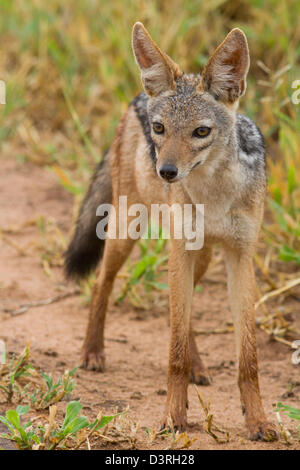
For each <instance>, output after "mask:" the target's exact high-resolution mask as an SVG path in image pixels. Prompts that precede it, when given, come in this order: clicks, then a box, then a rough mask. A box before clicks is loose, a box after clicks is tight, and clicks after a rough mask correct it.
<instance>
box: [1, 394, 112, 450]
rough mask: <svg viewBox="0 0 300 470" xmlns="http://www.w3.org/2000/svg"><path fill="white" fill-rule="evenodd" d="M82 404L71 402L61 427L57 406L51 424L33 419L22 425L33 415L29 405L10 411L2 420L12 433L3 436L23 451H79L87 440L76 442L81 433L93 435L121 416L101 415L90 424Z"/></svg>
mask: <svg viewBox="0 0 300 470" xmlns="http://www.w3.org/2000/svg"><path fill="white" fill-rule="evenodd" d="M81 409H82V405H81V403H80V402H79V401H71V402H70V403H69V404H68V405H67V407H66V411H65V417H64V421H63V423H62V424H61V425H59V424H58V423H57V422H56V421H55V416H56V411H57V407H56V405H53V406H51V407H50V410H49V417H48V418H47V423H46V424H43V423H41V422H39V423H36V422H35V421H33V420H29V421H27V422H25V423H24V424H22V422H21V417H22V416H23V415H26V414H27V413H28V412H29V406H21V405H19V406H17V408H16V409H15V410H13V409H12V410H8V411H7V412H6V414H5V416H0V421H1V422H2V423H3V424H4V425H5V426H6V427H7V428H8V430H9V433H7V434H5V433H3V434H0V436H1V437H2V438H4V439H9V440H12V441H14V442H16V444H17V446H18V447H19V449H22V450H25V449H34V450H37V449H38V450H54V449H64V448H66V447H67V446H68V447H69V448H78V447H79V446H80V445H81V444H82V443H83V442H84V440H85V439H86V436H85V437H84V439H82V438H81V440H79V441H78V442H76V438H77V435H78V433H79V432H80V431H82V430H86V432H87V433H88V435H89V436H90V435H91V434H92V433H93V432H95V431H98V430H99V429H101V428H103V427H105V426H107V425H108V424H109V423H110V422H111V421H112V420H113V419H114V418H115V417H116V416H119V415H118V414H117V415H113V416H99V417H97V419H96V420H95V421H94V422H93V423H90V422H89V421H88V419H87V418H86V417H85V416H81V415H80V412H81Z"/></svg>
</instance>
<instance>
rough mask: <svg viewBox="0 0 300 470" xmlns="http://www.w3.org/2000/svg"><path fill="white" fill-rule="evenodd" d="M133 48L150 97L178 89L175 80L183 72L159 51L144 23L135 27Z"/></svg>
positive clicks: (136, 24)
mask: <svg viewBox="0 0 300 470" xmlns="http://www.w3.org/2000/svg"><path fill="white" fill-rule="evenodd" d="M132 48H133V52H134V56H135V60H136V62H137V64H138V66H139V68H140V70H141V73H142V82H143V86H144V89H145V91H146V92H147V93H148V95H150V96H157V95H159V94H160V93H163V92H164V91H167V90H175V89H176V83H175V80H176V78H178V77H180V76H181V75H182V72H181V71H180V69H179V67H178V65H177V64H175V62H173V60H172V59H170V57H169V56H168V55H167V54H164V53H163V52H162V51H161V50H160V49H159V47H158V46H157V44H155V42H154V41H153V39H152V38H151V36H150V34H149V33H148V32H147V30H146V28H145V27H144V25H143V24H142V23H135V25H134V27H133V31H132Z"/></svg>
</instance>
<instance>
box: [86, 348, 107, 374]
mask: <svg viewBox="0 0 300 470" xmlns="http://www.w3.org/2000/svg"><path fill="white" fill-rule="evenodd" d="M80 367H81V368H82V369H88V370H93V371H97V372H104V369H105V355H104V352H103V351H98V352H91V351H83V353H82V356H81V365H80Z"/></svg>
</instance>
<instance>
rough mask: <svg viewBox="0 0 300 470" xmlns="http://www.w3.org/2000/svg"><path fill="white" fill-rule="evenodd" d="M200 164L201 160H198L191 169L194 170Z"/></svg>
mask: <svg viewBox="0 0 300 470" xmlns="http://www.w3.org/2000/svg"><path fill="white" fill-rule="evenodd" d="M202 163H203V162H202V160H199V162H197V163H195V165H194V166H193V167H192V170H194V168H197V166H199V165H201V164H202ZM192 170H191V171H192Z"/></svg>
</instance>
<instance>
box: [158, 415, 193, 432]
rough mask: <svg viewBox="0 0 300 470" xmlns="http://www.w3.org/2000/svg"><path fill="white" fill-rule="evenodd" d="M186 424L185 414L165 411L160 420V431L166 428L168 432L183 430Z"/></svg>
mask: <svg viewBox="0 0 300 470" xmlns="http://www.w3.org/2000/svg"><path fill="white" fill-rule="evenodd" d="M186 425H187V420H186V414H183V413H180V414H179V413H178V414H177V415H176V416H175V415H171V413H165V414H164V417H163V419H162V421H161V425H160V431H163V430H164V429H166V430H167V431H170V432H173V431H174V432H177V431H179V432H180V433H182V432H184V430H185V428H186Z"/></svg>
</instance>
